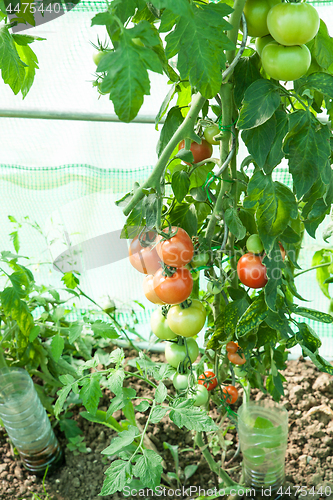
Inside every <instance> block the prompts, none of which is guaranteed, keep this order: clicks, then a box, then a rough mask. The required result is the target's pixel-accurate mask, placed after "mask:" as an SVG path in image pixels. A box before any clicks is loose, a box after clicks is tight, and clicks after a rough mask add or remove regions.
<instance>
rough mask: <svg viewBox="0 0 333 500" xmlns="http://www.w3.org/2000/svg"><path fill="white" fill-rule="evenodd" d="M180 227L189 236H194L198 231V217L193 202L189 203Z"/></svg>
mask: <svg viewBox="0 0 333 500" xmlns="http://www.w3.org/2000/svg"><path fill="white" fill-rule="evenodd" d="M182 227H183V229H185V231H186V232H187V234H188V235H189V236H190V237H191V238H192V236H196V234H197V231H198V219H197V211H196V207H195V205H194V203H191V205H190V206H189V207H188V211H187V212H186V214H185V216H184V219H183V223H182Z"/></svg>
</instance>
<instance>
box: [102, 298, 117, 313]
mask: <svg viewBox="0 0 333 500" xmlns="http://www.w3.org/2000/svg"><path fill="white" fill-rule="evenodd" d="M101 306H102V308H103V311H104V312H106V313H107V314H111V313H113V312H115V310H116V304H115V303H114V301H113V300H112V299H110V297H109V296H107V297H103V299H102V303H101Z"/></svg>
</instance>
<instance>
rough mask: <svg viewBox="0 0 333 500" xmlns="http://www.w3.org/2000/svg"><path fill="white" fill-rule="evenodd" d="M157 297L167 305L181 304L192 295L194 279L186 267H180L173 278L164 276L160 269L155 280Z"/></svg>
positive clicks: (154, 285) (154, 286)
mask: <svg viewBox="0 0 333 500" xmlns="http://www.w3.org/2000/svg"><path fill="white" fill-rule="evenodd" d="M153 288H154V291H155V292H156V295H157V296H158V297H159V298H160V300H162V301H163V302H165V303H166V304H180V303H181V302H184V301H185V300H186V299H188V297H189V296H190V295H191V292H192V288H193V278H192V276H191V272H190V271H189V270H188V269H186V267H180V268H179V269H177V270H176V272H175V273H174V274H173V275H172V276H163V270H162V269H159V270H158V271H157V272H156V273H155V275H154V278H153Z"/></svg>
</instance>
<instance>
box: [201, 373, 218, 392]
mask: <svg viewBox="0 0 333 500" xmlns="http://www.w3.org/2000/svg"><path fill="white" fill-rule="evenodd" d="M198 384H199V385H204V386H205V387H206V389H207V390H208V391H212V390H213V389H215V387H216V386H217V378H216V375H215V373H214V372H212V371H211V370H206V371H205V372H204V373H202V374H201V375H200V376H199V378H198Z"/></svg>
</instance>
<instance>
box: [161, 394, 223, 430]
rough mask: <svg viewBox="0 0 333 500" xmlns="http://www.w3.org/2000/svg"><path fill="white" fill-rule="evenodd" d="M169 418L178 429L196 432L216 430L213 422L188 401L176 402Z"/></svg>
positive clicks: (180, 400) (179, 400)
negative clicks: (183, 428) (184, 428)
mask: <svg viewBox="0 0 333 500" xmlns="http://www.w3.org/2000/svg"><path fill="white" fill-rule="evenodd" d="M169 416H170V420H172V421H173V422H174V423H175V424H176V425H177V427H179V429H181V428H182V427H186V429H188V430H189V431H191V430H195V431H197V432H200V431H213V430H217V426H216V424H215V422H214V420H213V419H212V418H211V417H210V416H209V415H207V413H206V412H205V411H203V410H201V409H200V408H197V407H195V406H193V405H192V402H191V401H189V400H183V399H178V400H176V401H175V403H174V406H173V408H172V410H171V412H170V415H169Z"/></svg>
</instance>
